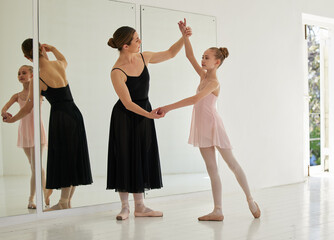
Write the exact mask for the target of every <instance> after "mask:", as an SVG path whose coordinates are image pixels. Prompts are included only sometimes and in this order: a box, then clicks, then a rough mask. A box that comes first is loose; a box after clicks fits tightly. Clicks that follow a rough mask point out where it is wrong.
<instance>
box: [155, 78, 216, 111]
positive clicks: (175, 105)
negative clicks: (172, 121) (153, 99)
mask: <svg viewBox="0 0 334 240" xmlns="http://www.w3.org/2000/svg"><path fill="white" fill-rule="evenodd" d="M218 87H219V83H218V82H216V81H211V82H210V83H208V84H207V85H206V86H205V88H203V89H202V90H201V91H200V92H198V93H197V94H196V95H194V96H192V97H188V98H185V99H183V100H181V101H178V102H175V103H172V104H169V105H166V106H164V107H161V108H157V109H154V110H153V111H154V112H156V113H158V114H162V115H165V114H166V113H168V112H169V111H171V110H174V109H178V108H182V107H186V106H190V105H194V104H196V103H197V102H198V101H200V100H201V99H202V98H204V97H206V96H208V95H209V94H211V93H212V92H213V91H214V90H215V89H217V88H218Z"/></svg>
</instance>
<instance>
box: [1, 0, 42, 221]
mask: <svg viewBox="0 0 334 240" xmlns="http://www.w3.org/2000/svg"><path fill="white" fill-rule="evenodd" d="M13 13H15V14H13ZM0 14H1V16H2V17H3V19H5V20H6V21H1V22H0V31H1V39H0V51H1V53H2V54H3V55H4V56H8V57H6V58H3V59H2V60H1V61H2V62H1V71H0V76H1V77H0V78H1V81H0V107H1V110H2V111H1V115H2V118H3V119H6V118H7V117H8V116H10V115H9V113H16V112H18V111H19V110H20V108H21V107H22V106H23V105H24V104H25V101H26V100H27V98H28V92H29V83H30V82H31V81H32V76H33V75H32V67H31V65H32V64H31V62H29V61H28V60H27V59H25V58H24V57H23V55H22V51H21V48H20V45H21V42H22V40H24V39H25V38H26V37H28V36H32V2H31V1H25V0H3V1H1V8H0ZM33 131H34V130H33V113H29V115H28V116H27V117H26V118H25V119H23V120H22V121H17V122H16V123H15V124H8V123H4V122H3V121H1V124H0V196H1V197H0V217H2V216H11V215H18V214H27V213H35V212H36V210H35V208H36V205H35V203H36V201H35V195H36V194H35V189H36V188H35V171H34V135H33ZM43 136H44V138H43V140H42V142H43V145H44V146H45V144H46V141H45V135H43Z"/></svg>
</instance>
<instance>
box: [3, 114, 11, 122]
mask: <svg viewBox="0 0 334 240" xmlns="http://www.w3.org/2000/svg"><path fill="white" fill-rule="evenodd" d="M1 116H2V114H1ZM12 118H13V116H12V114H10V113H6V116H2V121H3V122H6V123H13V121H12Z"/></svg>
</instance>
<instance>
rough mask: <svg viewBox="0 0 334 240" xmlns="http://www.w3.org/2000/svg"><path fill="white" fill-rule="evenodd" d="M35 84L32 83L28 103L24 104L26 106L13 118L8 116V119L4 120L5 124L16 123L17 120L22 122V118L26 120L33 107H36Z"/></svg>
mask: <svg viewBox="0 0 334 240" xmlns="http://www.w3.org/2000/svg"><path fill="white" fill-rule="evenodd" d="M33 97H34V96H33V83H32V82H31V83H30V84H29V95H28V98H27V101H26V103H25V104H24V106H23V107H22V108H21V109H20V111H19V112H18V113H17V114H16V115H15V116H13V117H11V116H7V118H6V119H3V121H4V122H8V123H13V122H16V121H17V120H20V119H21V118H24V117H25V116H26V115H28V114H29V113H30V112H31V110H32V108H33V106H34V102H33V99H34V98H33Z"/></svg>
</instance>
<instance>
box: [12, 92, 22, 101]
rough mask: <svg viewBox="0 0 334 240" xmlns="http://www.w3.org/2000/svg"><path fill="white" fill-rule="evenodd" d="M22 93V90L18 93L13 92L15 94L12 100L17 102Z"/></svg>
mask: <svg viewBox="0 0 334 240" xmlns="http://www.w3.org/2000/svg"><path fill="white" fill-rule="evenodd" d="M20 93H22V92H18V93H15V94H13V96H12V97H11V100H12V101H15V102H17V100H18V98H19V94H20Z"/></svg>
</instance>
